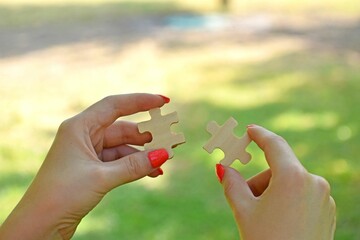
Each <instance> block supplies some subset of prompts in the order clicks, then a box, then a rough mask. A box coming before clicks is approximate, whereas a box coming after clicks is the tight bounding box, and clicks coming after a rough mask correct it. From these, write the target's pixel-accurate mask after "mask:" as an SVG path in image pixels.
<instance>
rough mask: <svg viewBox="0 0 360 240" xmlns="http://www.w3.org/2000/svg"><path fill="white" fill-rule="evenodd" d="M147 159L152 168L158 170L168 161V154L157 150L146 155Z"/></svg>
mask: <svg viewBox="0 0 360 240" xmlns="http://www.w3.org/2000/svg"><path fill="white" fill-rule="evenodd" d="M148 159H149V161H150V164H151V166H152V167H153V168H158V167H160V166H161V165H163V164H164V162H166V160H168V159H169V154H168V152H167V151H166V150H165V149H158V150H155V151H152V152H149V153H148Z"/></svg>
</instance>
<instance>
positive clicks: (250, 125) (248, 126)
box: [247, 124, 256, 128]
mask: <svg viewBox="0 0 360 240" xmlns="http://www.w3.org/2000/svg"><path fill="white" fill-rule="evenodd" d="M251 127H256V125H255V124H249V125H247V128H251Z"/></svg>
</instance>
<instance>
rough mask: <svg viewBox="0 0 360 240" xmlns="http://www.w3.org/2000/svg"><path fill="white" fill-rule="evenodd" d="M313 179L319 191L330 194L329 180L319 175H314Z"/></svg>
mask: <svg viewBox="0 0 360 240" xmlns="http://www.w3.org/2000/svg"><path fill="white" fill-rule="evenodd" d="M315 179H316V180H315V181H316V185H317V188H318V189H319V190H320V191H321V192H324V193H325V194H327V195H330V189H331V187H330V184H329V182H328V181H327V180H326V179H325V178H323V177H320V176H316V177H315Z"/></svg>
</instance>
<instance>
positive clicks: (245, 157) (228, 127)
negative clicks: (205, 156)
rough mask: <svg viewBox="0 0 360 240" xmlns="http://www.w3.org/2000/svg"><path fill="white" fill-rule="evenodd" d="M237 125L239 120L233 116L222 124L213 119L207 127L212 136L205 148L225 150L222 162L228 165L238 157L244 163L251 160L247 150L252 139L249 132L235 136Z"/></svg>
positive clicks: (209, 150) (208, 150)
mask: <svg viewBox="0 0 360 240" xmlns="http://www.w3.org/2000/svg"><path fill="white" fill-rule="evenodd" d="M237 125H238V123H237V121H236V120H235V119H234V118H232V117H231V118H229V119H228V120H227V121H226V122H225V123H224V125H222V126H219V125H218V124H217V123H216V122H215V121H211V122H209V123H208V125H207V127H206V130H207V131H208V132H209V133H210V134H212V137H211V138H210V140H209V141H208V142H207V143H206V144H205V145H204V147H203V148H204V149H205V150H206V151H207V152H208V153H212V152H213V151H214V149H215V148H219V149H221V150H222V151H223V152H224V158H223V159H222V160H221V161H220V162H221V164H223V165H226V166H230V165H231V164H232V163H233V162H234V161H235V160H236V159H238V160H240V162H241V163H243V164H247V163H248V162H249V161H250V160H251V155H250V154H249V153H248V152H246V150H245V149H246V147H247V146H248V145H249V144H250V142H251V139H250V137H249V136H248V134H247V132H245V134H244V135H243V136H242V137H240V138H239V137H237V136H235V135H234V134H233V131H234V129H235V127H236V126H237Z"/></svg>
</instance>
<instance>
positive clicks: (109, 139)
mask: <svg viewBox="0 0 360 240" xmlns="http://www.w3.org/2000/svg"><path fill="white" fill-rule="evenodd" d="M151 139H152V137H151V134H150V133H148V132H146V133H140V132H139V130H138V127H137V124H136V123H133V122H126V121H118V122H115V123H114V124H112V125H110V126H109V127H108V128H106V130H105V136H104V143H103V144H104V148H110V147H114V146H118V145H121V144H133V145H139V146H142V145H144V144H145V143H147V142H150V141H151Z"/></svg>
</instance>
